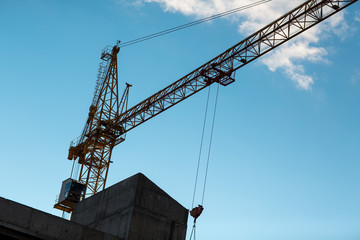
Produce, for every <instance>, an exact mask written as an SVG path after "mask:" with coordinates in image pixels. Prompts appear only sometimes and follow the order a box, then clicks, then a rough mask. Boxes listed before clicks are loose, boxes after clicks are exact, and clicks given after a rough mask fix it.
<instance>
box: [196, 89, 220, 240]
mask: <svg viewBox="0 0 360 240" xmlns="http://www.w3.org/2000/svg"><path fill="white" fill-rule="evenodd" d="M210 89H211V87H209V91H208V96H207V100H206V107H205V117H204V123H203V129H202V136H201V143H200V151H199V152H200V153H199V158H198V163H197V169H196V177H195V184H194V185H195V186H194V193H193V200H192V206H191V211H190V215H191V216H192V217H193V218H194V223H193V227H192V230H191V234H190V238H189V239H190V240H191V239H192V236H194V240H195V235H196V220H197V218H198V217H199V216H200V215H201V213H202V212H203V210H204V207H203V204H204V197H205V189H206V183H207V177H208V170H209V162H210V153H211V147H212V138H213V133H214V126H215V117H216V109H217V103H218V98H219V85H217V89H216V98H215V107H214V112H213V118H212V124H211V133H210V142H209V148H208V154H207V161H206V169H205V177H204V186H203V192H202V198H201V204H199V205H198V206H197V207H195V208H194V200H195V194H196V186H197V180H198V176H199V168H200V160H201V152H202V145H203V140H204V132H205V125H206V118H207V112H208V106H209V98H210Z"/></svg>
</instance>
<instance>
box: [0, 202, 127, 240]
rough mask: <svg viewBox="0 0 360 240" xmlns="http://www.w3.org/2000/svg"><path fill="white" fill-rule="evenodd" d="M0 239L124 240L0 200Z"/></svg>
mask: <svg viewBox="0 0 360 240" xmlns="http://www.w3.org/2000/svg"><path fill="white" fill-rule="evenodd" d="M0 239H1V240H43V239H44V240H69V239H71V240H123V239H122V238H119V237H115V236H112V235H110V234H107V233H104V232H101V231H99V230H95V229H91V228H89V227H86V226H83V225H80V224H78V223H74V222H70V221H68V220H65V219H62V218H59V217H56V216H53V215H50V214H48V213H45V212H42V211H39V210H36V209H33V208H30V207H28V206H25V205H22V204H19V203H16V202H13V201H10V200H8V199H5V198H2V197H0Z"/></svg>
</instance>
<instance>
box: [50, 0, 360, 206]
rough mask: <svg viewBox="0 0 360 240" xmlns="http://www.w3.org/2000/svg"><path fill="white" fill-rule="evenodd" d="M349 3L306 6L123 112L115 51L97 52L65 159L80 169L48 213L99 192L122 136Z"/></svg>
mask: <svg viewBox="0 0 360 240" xmlns="http://www.w3.org/2000/svg"><path fill="white" fill-rule="evenodd" d="M355 2H357V0H342V1H334V0H308V1H306V2H304V3H303V4H301V5H300V6H298V7H296V8H295V9H293V10H291V11H290V12H288V13H286V14H285V15H283V16H282V17H280V18H278V19H277V20H275V21H273V22H272V23H270V24H268V25H267V26H265V27H263V28H262V29H260V30H259V31H257V32H255V33H253V34H252V35H250V36H249V37H247V38H245V39H244V40H242V41H241V42H239V43H237V44H235V45H234V46H233V47H231V48H229V49H227V50H226V51H225V52H223V53H221V54H220V55H218V56H217V57H215V58H213V59H212V60H210V61H209V62H207V63H205V64H204V65H202V66H200V67H199V68H197V69H195V70H194V71H192V72H191V73H189V74H188V75H186V76H184V77H182V78H180V79H179V80H177V81H176V82H174V83H173V84H171V85H169V86H168V87H166V88H164V89H162V90H160V91H159V92H157V93H155V94H154V95H152V96H150V97H149V98H147V99H145V100H144V101H142V102H140V103H139V104H137V105H135V106H134V107H132V108H130V109H129V110H127V99H128V93H129V87H130V86H131V85H129V84H127V87H126V89H125V92H124V94H123V96H122V98H121V100H118V99H119V95H118V75H117V54H118V53H119V50H120V49H119V47H118V45H115V46H114V47H113V48H112V49H111V50H105V51H103V53H102V55H101V59H103V61H104V62H103V63H102V64H101V65H100V70H99V75H98V82H97V85H96V90H95V95H94V99H93V102H92V105H91V106H90V109H89V117H88V120H87V122H86V125H85V128H84V130H83V132H82V134H81V136H80V137H79V138H78V139H77V140H75V141H73V142H72V143H71V146H70V149H69V157H68V158H69V159H70V160H74V161H75V160H77V161H78V163H80V164H81V170H80V175H79V179H78V180H77V181H75V180H68V181H67V180H65V181H64V182H63V187H62V190H61V193H60V198H59V201H58V202H57V203H56V204H55V206H54V207H55V208H58V209H60V210H63V211H66V212H71V211H72V208H73V205H74V203H76V202H78V201H80V200H81V199H82V198H85V197H86V196H90V195H93V194H95V193H96V192H98V191H100V190H102V189H104V188H105V184H106V178H107V174H108V169H109V165H110V163H111V161H110V159H111V153H112V150H113V148H114V147H115V146H116V145H118V144H119V143H121V142H123V141H124V140H125V134H126V132H128V131H129V130H131V129H133V128H135V127H137V126H139V125H140V124H142V123H143V122H145V121H147V120H149V119H151V118H153V117H155V116H156V115H158V114H160V113H162V112H163V111H165V110H167V109H169V108H170V107H172V106H174V105H176V104H177V103H179V102H181V101H182V100H184V99H186V98H188V97H190V96H192V95H193V94H195V93H197V92H199V91H200V90H202V89H204V88H206V87H208V86H210V85H211V84H213V83H219V84H221V85H223V86H227V85H229V84H231V83H233V82H234V81H235V71H236V70H238V69H239V68H241V67H243V66H245V65H247V64H248V63H250V62H252V61H254V60H256V59H257V58H259V57H261V56H262V55H264V54H265V53H267V52H270V51H271V50H273V49H275V48H276V47H278V46H280V45H281V44H283V43H285V42H287V41H288V40H290V39H292V38H294V37H296V36H297V35H299V34H300V33H302V32H304V31H306V30H308V29H310V28H311V27H313V26H315V25H316V24H318V23H320V22H322V21H323V20H325V19H327V18H329V17H330V16H332V15H334V14H336V13H337V12H339V11H341V10H343V9H344V8H346V7H348V6H350V5H351V4H353V3H355ZM66 181H67V182H66ZM66 184H67V185H66ZM72 185H74V187H72ZM81 186H83V187H81ZM69 193H71V194H69ZM67 196H71V198H70V197H67Z"/></svg>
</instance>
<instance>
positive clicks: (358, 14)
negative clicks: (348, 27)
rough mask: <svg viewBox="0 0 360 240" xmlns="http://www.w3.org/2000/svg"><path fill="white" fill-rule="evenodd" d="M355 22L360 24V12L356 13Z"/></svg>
mask: <svg viewBox="0 0 360 240" xmlns="http://www.w3.org/2000/svg"><path fill="white" fill-rule="evenodd" d="M355 21H358V22H360V11H357V12H356V16H355Z"/></svg>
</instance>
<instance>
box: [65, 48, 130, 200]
mask: <svg viewBox="0 0 360 240" xmlns="http://www.w3.org/2000/svg"><path fill="white" fill-rule="evenodd" d="M118 52H119V47H118V46H114V47H113V48H112V49H111V48H105V49H104V50H103V52H102V54H101V59H102V60H103V61H102V62H101V63H100V67H99V73H98V79H97V84H96V87H95V93H94V98H93V101H92V104H91V106H90V108H89V115H88V119H87V122H86V125H85V128H84V130H83V132H82V134H81V136H80V137H79V138H78V139H76V140H74V141H73V142H72V143H71V146H70V149H69V156H68V159H70V160H76V159H78V162H79V163H80V164H81V169H80V174H79V180H78V181H79V182H80V183H83V184H85V185H86V186H87V189H86V193H87V194H88V195H92V194H95V193H96V192H98V191H99V190H102V189H103V188H104V187H105V183H106V177H107V173H108V169H109V168H108V166H109V164H110V159H111V152H112V148H113V147H114V146H115V145H117V144H119V143H120V142H121V141H123V140H124V139H123V138H120V135H121V134H120V132H121V129H120V128H116V127H115V126H114V127H113V128H111V129H109V128H107V127H108V126H109V125H112V126H113V125H114V124H113V122H114V119H117V118H118V117H119V115H120V111H121V102H122V101H120V100H119V99H120V98H119V92H118V71H117V54H118ZM126 97H127V94H126ZM105 128H107V130H106V131H104V129H105Z"/></svg>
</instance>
